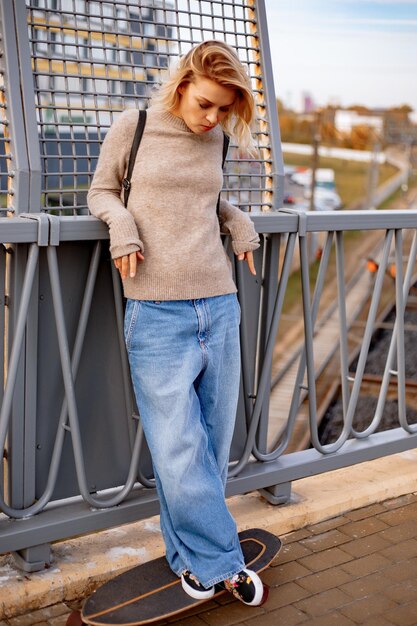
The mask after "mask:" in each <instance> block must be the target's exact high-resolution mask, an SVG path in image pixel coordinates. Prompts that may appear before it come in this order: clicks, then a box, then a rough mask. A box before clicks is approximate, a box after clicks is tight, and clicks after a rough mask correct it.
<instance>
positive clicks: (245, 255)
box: [237, 250, 256, 276]
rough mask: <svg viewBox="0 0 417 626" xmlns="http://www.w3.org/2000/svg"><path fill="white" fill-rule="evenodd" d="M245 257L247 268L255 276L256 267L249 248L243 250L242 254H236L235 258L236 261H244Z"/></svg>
mask: <svg viewBox="0 0 417 626" xmlns="http://www.w3.org/2000/svg"><path fill="white" fill-rule="evenodd" d="M245 259H246V262H247V264H248V268H249V271H250V273H251V274H253V275H254V276H256V269H255V263H254V262H253V252H252V251H251V250H249V251H248V252H243V253H242V254H238V255H237V260H238V261H244V260H245Z"/></svg>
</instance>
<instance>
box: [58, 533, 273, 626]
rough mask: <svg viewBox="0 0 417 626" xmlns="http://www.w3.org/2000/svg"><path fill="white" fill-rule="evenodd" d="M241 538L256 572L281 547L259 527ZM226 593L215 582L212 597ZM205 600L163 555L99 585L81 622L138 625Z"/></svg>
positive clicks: (265, 564)
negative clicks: (183, 584)
mask: <svg viewBox="0 0 417 626" xmlns="http://www.w3.org/2000/svg"><path fill="white" fill-rule="evenodd" d="M239 539H240V543H241V546H242V551H243V555H244V558H245V563H246V565H247V567H248V568H249V569H252V570H254V571H255V572H261V571H262V570H264V569H265V568H266V567H268V565H269V564H270V563H271V561H272V560H273V559H274V558H275V556H276V555H277V554H278V552H279V551H280V549H281V541H280V539H279V538H278V537H276V536H275V535H272V534H271V533H269V532H268V531H266V530H262V529H259V528H252V529H250V530H244V531H242V532H240V533H239ZM223 593H226V592H225V590H224V588H223V587H221V586H220V585H216V590H215V595H214V596H213V598H216V597H218V596H219V595H221V594H223ZM210 599H212V598H210ZM205 602H208V600H207V599H204V600H195V599H194V598H191V597H190V596H188V595H187V594H186V593H185V592H184V591H183V589H182V587H181V581H180V579H179V578H178V577H177V576H175V574H174V573H173V572H172V571H171V569H170V568H169V566H168V563H167V562H166V559H165V557H161V558H159V559H155V560H154V561H150V562H149V563H142V564H141V565H138V566H137V567H134V568H133V569H131V570H129V571H127V572H124V573H123V574H119V575H118V576H116V577H115V578H113V579H112V580H109V581H108V582H107V583H105V584H104V585H102V586H101V587H99V588H98V589H97V590H96V591H95V592H94V593H93V594H92V595H91V596H90V598H89V599H88V600H87V601H86V603H85V605H84V608H83V610H82V613H81V616H80V622H78V623H83V624H92V625H93V626H105V625H106V626H122V625H123V626H138V625H140V624H150V623H152V622H156V621H158V620H162V619H166V618H168V617H172V616H174V615H177V614H179V613H182V612H183V611H187V610H188V609H190V608H192V607H195V606H197V605H199V604H204V603H205ZM74 617H75V616H73V618H74ZM71 623H75V622H71ZM67 624H68V622H67Z"/></svg>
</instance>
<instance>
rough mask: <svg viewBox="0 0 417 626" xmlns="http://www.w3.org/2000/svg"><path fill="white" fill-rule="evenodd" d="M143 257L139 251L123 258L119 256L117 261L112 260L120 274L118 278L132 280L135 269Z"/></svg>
mask: <svg viewBox="0 0 417 626" xmlns="http://www.w3.org/2000/svg"><path fill="white" fill-rule="evenodd" d="M144 260H145V257H144V256H143V254H142V253H141V252H139V250H138V251H137V252H132V253H131V254H126V255H125V256H119V257H118V258H117V259H114V264H115V266H116V268H117V269H118V270H119V272H120V276H121V277H122V278H127V277H128V276H130V278H134V277H135V276H136V268H137V264H138V261H139V262H141V261H144Z"/></svg>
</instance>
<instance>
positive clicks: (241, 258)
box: [237, 253, 245, 261]
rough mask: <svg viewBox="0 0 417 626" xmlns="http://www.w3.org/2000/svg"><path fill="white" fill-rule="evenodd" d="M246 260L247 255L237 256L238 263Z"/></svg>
mask: <svg viewBox="0 0 417 626" xmlns="http://www.w3.org/2000/svg"><path fill="white" fill-rule="evenodd" d="M244 258H245V253H243V254H238V255H237V260H238V261H243V259H244Z"/></svg>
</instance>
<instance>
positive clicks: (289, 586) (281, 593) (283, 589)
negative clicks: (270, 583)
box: [265, 582, 310, 611]
mask: <svg viewBox="0 0 417 626" xmlns="http://www.w3.org/2000/svg"><path fill="white" fill-rule="evenodd" d="M309 595H310V592H309V591H308V590H307V589H303V587H300V585H299V584H297V583H295V582H291V583H286V584H285V585H281V586H280V587H271V588H270V589H269V598H268V602H267V604H266V605H265V609H266V610H267V611H271V610H274V609H278V608H281V607H283V606H287V605H288V604H293V603H294V602H297V600H301V599H302V598H306V597H307V596H309Z"/></svg>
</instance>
